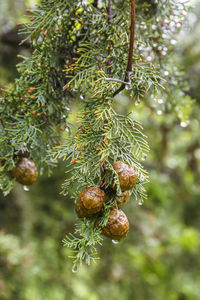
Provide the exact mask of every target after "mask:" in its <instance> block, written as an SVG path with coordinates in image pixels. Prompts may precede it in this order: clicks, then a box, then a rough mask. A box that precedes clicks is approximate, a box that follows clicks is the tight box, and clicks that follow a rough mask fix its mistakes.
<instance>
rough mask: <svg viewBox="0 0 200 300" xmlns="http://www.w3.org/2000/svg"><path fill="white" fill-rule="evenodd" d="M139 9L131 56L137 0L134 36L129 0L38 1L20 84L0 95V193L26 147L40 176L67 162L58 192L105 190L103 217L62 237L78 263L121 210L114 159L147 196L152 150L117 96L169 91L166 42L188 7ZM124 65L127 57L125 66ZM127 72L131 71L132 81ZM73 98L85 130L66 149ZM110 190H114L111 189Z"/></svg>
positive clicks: (137, 195) (138, 194) (92, 254)
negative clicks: (175, 15)
mask: <svg viewBox="0 0 200 300" xmlns="http://www.w3.org/2000/svg"><path fill="white" fill-rule="evenodd" d="M136 4H137V5H136V42H135V51H134V55H133V56H132V52H133V51H132V50H133V41H134V39H133V34H134V30H133V25H134V23H135V20H133V17H134V15H135V13H133V12H135V6H133V5H134V1H133V0H132V27H131V32H132V35H131V39H130V21H129V20H130V1H118V2H116V3H115V2H114V1H113V2H112V1H109V2H108V7H107V4H106V3H103V4H101V5H100V4H99V5H98V3H97V2H95V3H91V1H88V2H87V1H84V4H83V3H82V1H71V0H65V1H63V0H55V1H48V2H47V1H41V4H40V6H39V7H38V8H36V9H34V10H32V13H31V15H30V22H27V23H26V24H24V26H23V27H21V30H20V32H21V34H25V35H27V38H26V39H25V41H29V42H30V46H31V48H32V49H33V51H32V54H31V56H30V57H28V58H23V61H22V62H21V63H20V64H19V65H18V71H19V75H20V76H19V79H17V80H16V81H15V83H14V85H13V86H12V87H11V88H10V89H7V90H5V91H4V93H3V95H2V98H1V99H0V120H1V123H0V161H1V165H0V168H1V175H0V187H1V188H2V189H3V191H4V193H5V194H7V193H8V192H9V191H10V190H11V188H12V183H13V179H12V178H11V176H10V171H11V170H12V168H13V167H14V166H15V164H16V157H18V154H19V152H20V151H21V152H22V153H25V152H27V153H28V155H29V157H32V158H33V159H34V161H35V162H36V163H37V165H38V166H39V168H40V172H41V173H42V170H43V169H44V168H47V169H50V168H51V166H54V165H55V163H56V162H57V160H59V159H62V160H65V161H67V162H68V172H69V174H70V176H68V179H67V180H66V181H65V182H64V183H63V186H62V193H63V194H64V195H66V194H69V195H70V196H72V198H74V200H75V203H77V201H78V195H79V192H81V191H82V190H83V189H84V188H85V187H100V188H101V189H102V190H104V191H105V192H106V194H107V199H106V202H105V203H104V206H103V209H102V210H101V212H100V213H99V214H97V215H95V216H94V217H92V218H91V219H88V220H87V219H83V220H81V221H79V223H78V224H77V227H76V229H75V234H73V235H72V234H69V235H68V236H67V237H66V238H65V239H64V245H66V246H68V247H69V248H71V250H72V258H73V261H74V267H76V266H77V265H78V264H79V263H82V262H86V263H87V264H90V263H91V262H93V261H95V259H96V258H97V250H96V246H97V245H98V244H101V242H102V236H101V231H102V228H103V227H104V226H105V225H106V223H107V221H108V218H109V212H110V209H111V208H112V207H117V202H116V197H118V196H119V197H120V196H121V195H122V190H121V188H120V184H119V179H118V175H117V173H116V171H115V169H114V168H113V163H114V162H116V161H122V162H124V163H127V164H128V165H131V166H133V167H134V169H135V171H136V173H137V178H138V180H137V184H136V185H135V187H134V188H133V190H132V195H133V198H134V199H135V200H136V201H137V202H138V203H139V204H141V203H142V202H143V201H144V199H146V193H145V187H144V186H145V184H146V183H147V182H148V174H147V172H146V171H145V170H144V168H143V166H142V163H141V162H142V160H144V158H146V155H147V153H148V151H149V146H148V143H147V139H146V136H145V134H144V133H143V128H142V125H141V124H140V123H139V122H138V121H137V120H134V119H133V117H132V116H131V115H129V116H123V115H119V114H117V113H116V112H115V110H114V101H115V98H114V96H113V95H117V94H119V92H121V91H122V90H123V89H124V87H126V93H127V94H128V95H129V96H130V97H131V98H132V99H133V101H136V102H137V101H139V100H141V99H143V97H144V96H146V95H147V93H148V95H153V97H154V98H156V95H157V93H161V92H160V90H161V89H164V88H166V87H163V84H164V85H165V86H166V82H165V81H164V80H162V78H161V76H160V73H162V66H161V61H162V59H163V57H164V56H165V54H166V53H167V50H166V49H165V48H166V45H168V44H169V41H165V38H164V37H163V35H164V34H165V35H166V32H165V31H166V24H167V22H168V20H170V15H171V13H172V11H174V10H183V8H184V5H179V3H178V4H177V3H176V1H172V0H170V1H159V2H156V1H151V3H147V2H146V1H142V0H141V1H137V3H136ZM163 20H165V21H164V22H165V23H163ZM153 26H154V27H153ZM167 26H168V25H167ZM155 27H156V31H154V29H153V28H155ZM168 34H169V35H170V34H173V30H170V29H169V30H168ZM130 40H131V44H130ZM161 44H162V48H160V47H161ZM168 46H169V45H168ZM129 47H130V48H129ZM128 48H129V49H130V51H128ZM169 48H170V46H169ZM130 53H131V54H130ZM127 61H131V65H130V64H128V68H127ZM152 61H154V62H155V66H154V65H153V64H152ZM130 66H131V68H130ZM127 71H129V72H131V71H132V72H131V73H129V77H128V80H127ZM162 75H163V74H162ZM121 87H123V88H121ZM77 100H78V102H79V103H80V104H81V111H80V113H79V115H78V117H77V121H78V123H79V127H78V128H77V129H76V130H72V131H70V132H69V133H68V136H67V138H66V140H65V141H63V143H62V145H60V142H59V139H60V132H61V131H62V130H63V129H64V128H65V127H67V128H68V127H70V124H69V123H68V115H69V111H70V109H71V107H70V103H73V102H74V101H77ZM5 104H6V105H5ZM72 106H73V105H72ZM113 184H114V185H115V186H116V191H112V189H111V188H110V186H111V185H113Z"/></svg>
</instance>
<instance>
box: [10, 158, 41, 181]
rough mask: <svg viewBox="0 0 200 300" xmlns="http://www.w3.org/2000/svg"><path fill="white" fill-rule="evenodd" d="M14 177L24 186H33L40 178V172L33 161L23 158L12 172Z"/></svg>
mask: <svg viewBox="0 0 200 300" xmlns="http://www.w3.org/2000/svg"><path fill="white" fill-rule="evenodd" d="M11 174H12V176H13V177H14V178H15V179H16V181H18V182H19V183H21V184H23V185H31V184H33V183H34V182H35V181H36V180H37V178H38V170H37V167H36V165H35V163H34V161H33V160H30V159H28V158H26V157H22V158H21V160H20V161H19V162H18V163H17V165H16V166H15V167H14V168H13V169H12V171H11Z"/></svg>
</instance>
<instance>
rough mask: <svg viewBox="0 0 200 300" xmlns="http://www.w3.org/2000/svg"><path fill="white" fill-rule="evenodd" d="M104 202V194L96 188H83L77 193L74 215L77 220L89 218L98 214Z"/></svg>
mask: <svg viewBox="0 0 200 300" xmlns="http://www.w3.org/2000/svg"><path fill="white" fill-rule="evenodd" d="M105 200H106V194H105V193H104V192H103V191H102V190H101V189H100V188H98V187H90V188H85V189H84V190H83V191H82V192H81V193H79V198H78V203H77V205H76V213H77V215H78V217H79V218H90V217H92V215H94V214H96V213H97V212H99V211H100V210H101V209H102V207H103V204H104V201H105Z"/></svg>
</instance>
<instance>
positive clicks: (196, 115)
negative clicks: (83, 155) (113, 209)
mask: <svg viewBox="0 0 200 300" xmlns="http://www.w3.org/2000/svg"><path fill="white" fill-rule="evenodd" d="M36 2H39V1H25V0H15V1H13V0H6V1H5V0H0V14H1V18H0V87H3V86H5V85H7V84H9V83H11V82H13V80H14V78H15V77H16V76H17V71H16V67H15V65H16V63H17V62H18V61H19V58H18V57H17V55H18V54H21V55H29V53H30V50H29V49H28V46H27V45H24V46H23V47H18V43H19V41H20V37H18V36H17V29H16V24H17V23H19V22H22V21H23V18H24V17H23V15H24V10H25V9H26V8H27V7H30V5H33V4H34V3H36ZM193 6H194V9H193V10H192V11H191V13H190V14H189V16H188V23H189V25H190V28H188V29H187V30H186V29H185V31H184V32H183V33H182V34H181V35H180V37H179V39H178V43H177V44H176V52H177V59H178V61H179V64H180V65H181V66H182V70H183V76H184V80H185V81H186V82H187V83H188V86H189V89H188V91H187V93H188V95H190V96H191V97H192V99H194V103H193V104H191V105H190V106H188V107H187V110H188V111H186V112H185V113H186V114H187V113H190V120H189V121H188V122H181V123H180V122H179V120H177V113H175V112H174V113H173V112H170V113H168V112H167V110H166V107H165V103H163V100H162V99H158V104H156V105H155V103H154V102H153V100H152V99H146V100H145V102H143V103H141V104H140V105H138V106H137V107H136V106H135V104H134V103H133V102H132V101H131V99H129V98H128V97H126V96H124V97H119V98H118V99H117V101H116V103H115V105H116V109H117V110H118V111H119V112H121V113H129V112H131V111H132V112H133V114H134V116H135V117H136V118H137V119H138V120H140V121H141V122H142V123H143V125H144V128H145V132H146V134H147V136H148V140H149V144H150V148H151V152H150V155H149V156H148V158H147V160H146V161H145V162H144V165H145V167H146V168H147V169H148V170H149V173H150V183H149V184H148V186H147V190H148V200H147V201H146V202H145V203H144V204H143V205H142V206H139V205H138V204H137V203H136V202H135V201H134V200H132V201H131V203H130V204H129V208H128V209H127V208H125V211H126V212H127V214H128V216H129V219H130V224H131V230H130V232H129V235H128V237H127V238H126V239H124V240H123V241H121V242H120V243H118V244H112V242H111V241H110V240H108V239H105V240H104V244H103V247H101V248H99V256H100V260H99V261H98V262H97V263H96V264H95V265H92V266H90V267H85V266H82V267H81V268H79V269H78V272H76V273H72V262H71V260H70V259H68V256H69V255H70V252H69V250H68V249H66V248H64V247H63V246H62V242H61V241H62V239H63V237H64V236H65V235H66V234H67V233H69V232H71V231H73V228H74V222H75V220H76V215H75V212H74V203H73V201H72V200H70V199H67V198H66V197H64V196H61V195H60V194H59V193H60V186H61V184H62V182H63V181H64V178H65V170H66V165H65V164H64V163H60V164H59V165H58V167H57V168H55V169H54V172H53V175H52V177H50V178H47V177H45V176H44V177H42V178H40V180H38V182H37V183H36V184H34V185H33V186H32V187H31V188H30V190H29V191H24V190H23V187H22V186H21V185H19V184H16V185H15V188H14V190H13V191H12V193H11V194H10V195H9V196H7V197H3V195H2V194H1V193H0V300H44V299H45V300H66V299H67V300H86V299H87V300H100V299H107V298H108V299H110V300H118V299H127V300H129V299H131V300H146V299H148V300H199V299H200V4H199V3H198V1H196V2H193ZM159 105H160V106H159ZM75 111H76V109H75ZM71 120H72V121H73V120H75V114H74V115H73V114H72V116H71Z"/></svg>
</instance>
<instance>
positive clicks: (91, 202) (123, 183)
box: [11, 157, 137, 240]
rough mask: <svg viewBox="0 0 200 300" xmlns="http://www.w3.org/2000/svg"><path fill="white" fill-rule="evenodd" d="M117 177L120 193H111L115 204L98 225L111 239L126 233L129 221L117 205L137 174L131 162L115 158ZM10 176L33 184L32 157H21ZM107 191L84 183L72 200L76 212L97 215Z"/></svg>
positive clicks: (35, 172)
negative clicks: (107, 217) (83, 186)
mask: <svg viewBox="0 0 200 300" xmlns="http://www.w3.org/2000/svg"><path fill="white" fill-rule="evenodd" d="M113 168H114V170H115V171H116V173H117V175H118V179H119V184H120V188H121V190H122V195H121V196H120V197H117V196H115V198H116V200H117V206H118V208H115V207H112V208H111V209H110V214H109V219H108V222H107V224H106V226H104V227H103V228H102V234H103V235H105V236H107V237H109V238H111V239H113V240H120V239H121V238H123V237H124V236H126V235H127V234H128V231H129V221H128V218H127V216H126V214H125V213H124V212H123V210H121V207H122V206H123V205H124V204H126V203H127V202H128V200H129V197H130V190H131V189H132V188H133V187H134V186H135V184H136V182H137V174H136V172H135V170H134V169H133V167H132V166H129V165H127V164H125V163H124V162H122V161H116V162H115V163H114V164H113ZM11 173H12V176H13V177H14V178H15V180H16V181H18V182H19V183H21V184H23V185H25V186H29V185H31V184H33V183H34V182H35V181H36V180H37V177H38V170H37V167H36V165H35V163H34V161H32V160H30V159H28V158H26V157H22V158H21V160H20V161H19V162H18V163H17V165H16V166H15V168H13V170H12V171H11ZM110 188H111V190H112V191H113V192H114V193H116V186H115V184H112V185H111V186H110ZM107 198H108V197H107V195H106V193H105V191H103V189H101V188H100V187H88V188H85V189H84V190H83V191H82V192H80V193H79V198H78V203H77V204H76V213H77V216H78V217H79V218H91V217H93V216H94V215H96V214H99V216H100V215H101V211H102V209H103V205H104V202H106V201H109V199H107Z"/></svg>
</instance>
